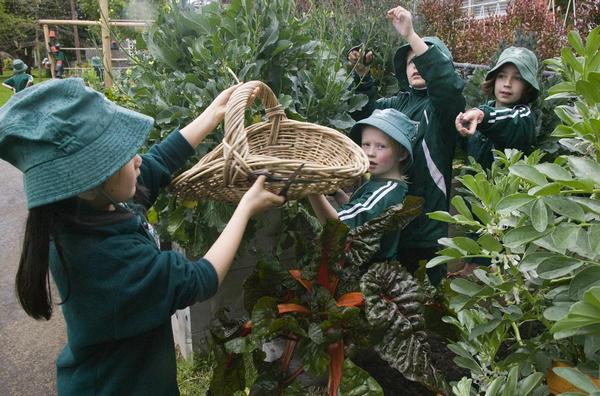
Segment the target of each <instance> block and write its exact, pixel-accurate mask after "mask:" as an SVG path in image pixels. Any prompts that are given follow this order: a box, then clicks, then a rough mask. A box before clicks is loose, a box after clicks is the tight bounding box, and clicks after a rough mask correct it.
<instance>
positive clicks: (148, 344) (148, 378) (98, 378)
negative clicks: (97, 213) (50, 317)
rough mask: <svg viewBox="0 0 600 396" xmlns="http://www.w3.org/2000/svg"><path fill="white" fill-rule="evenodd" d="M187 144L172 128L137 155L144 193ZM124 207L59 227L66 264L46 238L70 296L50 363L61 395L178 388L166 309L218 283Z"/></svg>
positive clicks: (185, 153)
mask: <svg viewBox="0 0 600 396" xmlns="http://www.w3.org/2000/svg"><path fill="white" fill-rule="evenodd" d="M193 153H194V150H193V149H192V147H191V146H190V145H189V144H188V143H187V141H186V140H185V139H184V138H183V137H182V136H181V134H180V133H179V132H178V131H175V132H173V133H171V134H170V136H169V137H168V138H167V139H166V140H165V141H164V142H163V143H161V144H159V145H156V146H154V147H153V148H152V149H151V150H150V151H149V153H148V154H147V155H144V156H143V161H142V166H141V174H140V176H139V178H138V182H139V183H140V184H142V185H144V186H145V187H146V188H148V189H149V192H150V199H151V200H152V202H153V201H154V200H155V199H156V196H157V194H158V190H159V188H160V187H162V186H164V185H166V184H167V183H169V181H170V179H171V174H172V173H173V172H175V171H176V170H177V169H178V168H180V167H181V165H183V163H184V161H185V160H186V159H187V158H188V157H189V156H190V155H192V154H193ZM130 207H132V208H134V209H136V210H134V214H133V215H132V216H131V217H129V218H126V219H124V220H121V221H118V222H115V223H112V224H108V225H103V226H94V227H90V226H86V227H84V226H72V227H70V228H68V229H65V231H64V232H62V233H61V234H60V242H61V246H62V248H63V250H64V255H65V261H66V263H67V269H68V272H67V273H65V271H64V270H63V269H62V266H61V265H60V262H59V261H58V255H57V251H56V247H55V245H52V248H51V252H50V253H51V256H50V264H51V270H52V275H53V277H54V279H55V281H56V284H57V286H58V290H59V292H60V296H61V298H62V299H63V300H64V299H65V298H67V296H68V298H67V299H66V302H65V303H64V304H62V305H61V308H62V311H63V315H64V317H65V321H66V324H67V335H68V342H67V345H66V346H65V348H64V349H63V351H62V353H61V354H60V356H59V357H58V360H57V363H56V365H57V386H58V394H59V395H61V396H63V395H77V396H81V395H178V394H179V390H178V387H177V381H176V364H175V349H174V342H173V333H172V328H171V315H172V314H173V313H174V312H175V310H177V309H181V308H184V307H187V306H189V305H191V304H193V303H194V302H196V301H202V300H206V299H208V298H210V297H211V296H213V295H214V294H215V293H216V291H217V287H218V279H217V274H216V272H215V270H214V268H213V266H212V265H211V264H210V263H209V262H208V261H206V260H204V259H201V260H199V261H196V262H193V261H190V260H187V259H186V258H185V257H184V256H182V255H181V254H178V253H175V252H173V251H164V252H163V251H161V250H160V249H159V248H158V246H157V243H156V242H155V240H154V238H152V236H151V234H150V232H148V225H147V222H146V219H145V218H144V217H143V215H142V214H141V212H142V211H141V210H139V209H140V207H138V206H137V205H131V206H130ZM88 210H91V209H88Z"/></svg>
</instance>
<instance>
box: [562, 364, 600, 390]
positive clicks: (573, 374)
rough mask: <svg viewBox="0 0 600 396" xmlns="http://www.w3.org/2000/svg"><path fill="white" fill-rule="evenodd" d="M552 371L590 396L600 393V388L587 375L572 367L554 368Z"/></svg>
mask: <svg viewBox="0 0 600 396" xmlns="http://www.w3.org/2000/svg"><path fill="white" fill-rule="evenodd" d="M552 371H554V372H555V373H556V374H558V375H559V376H561V377H562V378H564V379H566V380H567V381H568V382H570V383H571V384H573V385H575V386H576V387H577V388H579V389H581V390H582V391H584V392H586V393H588V394H593V393H595V392H598V391H600V388H598V387H597V386H596V385H595V384H594V383H593V382H592V380H591V379H590V378H589V377H588V376H587V375H585V374H583V373H582V372H581V371H579V370H577V369H574V368H571V367H554V368H553V369H552Z"/></svg>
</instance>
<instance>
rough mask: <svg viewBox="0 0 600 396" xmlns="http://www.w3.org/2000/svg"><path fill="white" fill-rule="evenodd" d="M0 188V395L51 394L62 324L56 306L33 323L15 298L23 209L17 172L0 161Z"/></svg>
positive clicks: (62, 330) (25, 212) (20, 184)
mask: <svg viewBox="0 0 600 396" xmlns="http://www.w3.org/2000/svg"><path fill="white" fill-rule="evenodd" d="M0 188H1V190H2V192H1V196H2V199H0V395H6V396H12V395H15V396H16V395H55V394H56V369H55V366H54V361H55V359H56V356H57V355H58V353H59V351H60V350H61V348H62V346H63V345H64V343H65V340H66V332H65V325H64V321H63V318H62V315H61V313H60V309H59V308H58V307H56V311H55V314H54V316H53V317H52V319H51V320H50V321H49V322H46V321H35V320H33V319H31V318H29V317H28V316H27V315H26V314H25V312H24V311H23V310H22V309H21V307H20V306H19V304H18V302H17V300H16V298H15V288H14V281H15V274H16V272H17V267H18V264H19V257H20V253H21V242H22V236H23V230H24V224H25V217H26V215H27V210H26V204H25V194H24V193H23V182H22V177H21V173H20V172H19V171H17V170H16V169H15V168H13V167H12V166H10V165H9V164H8V163H6V162H4V161H2V160H0Z"/></svg>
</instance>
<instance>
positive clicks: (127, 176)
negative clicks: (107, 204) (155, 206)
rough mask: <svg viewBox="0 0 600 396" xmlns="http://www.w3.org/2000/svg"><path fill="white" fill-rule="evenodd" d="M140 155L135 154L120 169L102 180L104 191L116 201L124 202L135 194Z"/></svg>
mask: <svg viewBox="0 0 600 396" xmlns="http://www.w3.org/2000/svg"><path fill="white" fill-rule="evenodd" d="M140 165H142V157H140V156H139V155H136V156H135V157H133V158H132V159H131V160H130V161H129V162H128V163H126V164H125V165H123V167H122V168H121V169H119V171H118V172H117V173H115V174H114V175H112V176H111V177H110V178H109V179H108V180H107V181H106V182H104V185H103V187H104V191H105V192H106V193H108V194H109V195H110V196H111V198H112V199H114V200H115V201H117V202H124V201H127V200H128V199H130V198H132V197H133V196H134V194H135V187H136V184H137V177H138V176H139V175H140Z"/></svg>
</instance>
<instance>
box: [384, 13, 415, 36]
mask: <svg viewBox="0 0 600 396" xmlns="http://www.w3.org/2000/svg"><path fill="white" fill-rule="evenodd" d="M387 18H388V19H389V20H390V22H392V25H394V28H396V31H397V32H398V33H400V35H401V36H402V37H404V38H408V37H409V36H410V35H411V34H412V33H414V29H413V23H412V14H411V13H410V11H408V10H407V9H406V8H404V7H402V6H398V7H394V8H392V9H391V10H389V11H388V12H387Z"/></svg>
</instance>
